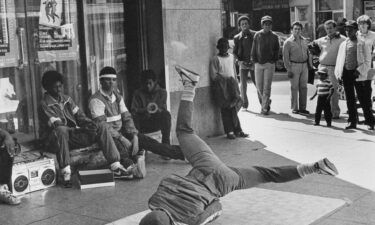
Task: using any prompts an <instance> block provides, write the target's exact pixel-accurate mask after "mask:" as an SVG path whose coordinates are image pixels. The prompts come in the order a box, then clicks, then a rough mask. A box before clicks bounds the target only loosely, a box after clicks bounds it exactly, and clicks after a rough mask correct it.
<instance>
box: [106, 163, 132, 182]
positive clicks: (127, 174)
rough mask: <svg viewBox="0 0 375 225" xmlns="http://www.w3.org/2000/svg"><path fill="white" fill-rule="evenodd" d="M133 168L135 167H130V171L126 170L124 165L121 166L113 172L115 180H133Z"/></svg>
mask: <svg viewBox="0 0 375 225" xmlns="http://www.w3.org/2000/svg"><path fill="white" fill-rule="evenodd" d="M132 167H133V166H129V168H128V169H125V168H124V167H123V166H122V165H120V166H119V167H117V168H116V169H114V170H113V169H111V170H112V172H113V176H114V178H115V179H133V173H132V169H131V168H132Z"/></svg>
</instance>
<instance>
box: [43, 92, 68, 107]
mask: <svg viewBox="0 0 375 225" xmlns="http://www.w3.org/2000/svg"><path fill="white" fill-rule="evenodd" d="M69 99H70V97H69V96H67V95H61V99H60V101H58V100H56V99H55V98H54V97H52V96H51V95H50V94H48V92H46V93H44V100H45V101H46V103H47V105H48V106H51V105H56V104H60V103H63V104H64V105H65V104H66V103H67V102H68V101H69Z"/></svg>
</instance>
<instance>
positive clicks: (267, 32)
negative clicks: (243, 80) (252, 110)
mask: <svg viewBox="0 0 375 225" xmlns="http://www.w3.org/2000/svg"><path fill="white" fill-rule="evenodd" d="M260 23H261V25H262V28H263V29H262V30H260V31H258V32H256V33H255V36H254V42H253V47H252V49H251V57H252V61H253V62H254V63H255V81H256V86H257V89H258V92H259V94H260V95H261V96H262V109H261V114H263V115H268V114H269V111H270V109H271V99H270V97H271V85H272V78H273V74H274V73H275V63H276V61H277V60H278V57H279V49H280V44H279V38H278V37H277V35H276V34H274V33H273V32H272V30H271V29H272V17H270V16H263V17H262V19H261V22H260Z"/></svg>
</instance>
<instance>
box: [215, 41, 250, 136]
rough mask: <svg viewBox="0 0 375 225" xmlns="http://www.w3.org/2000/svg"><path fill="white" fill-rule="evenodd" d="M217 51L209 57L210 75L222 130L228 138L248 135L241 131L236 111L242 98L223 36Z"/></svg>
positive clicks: (232, 58) (231, 56)
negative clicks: (218, 107)
mask: <svg viewBox="0 0 375 225" xmlns="http://www.w3.org/2000/svg"><path fill="white" fill-rule="evenodd" d="M216 47H217V49H218V50H219V53H218V54H217V55H215V56H214V57H213V58H212V59H211V64H210V76H211V79H212V81H213V89H214V92H215V93H214V95H215V100H216V102H217V103H218V105H219V106H220V108H221V118H222V120H223V126H224V131H225V133H226V134H227V138H228V139H235V138H236V137H248V136H249V135H248V134H245V133H244V132H243V131H242V128H241V124H240V120H239V118H238V115H237V112H238V110H239V109H240V108H241V105H242V100H241V96H240V91H239V88H238V83H237V80H236V78H235V65H234V57H233V55H232V54H230V53H228V49H229V43H228V40H227V39H225V38H220V39H219V40H218V41H217V46H216Z"/></svg>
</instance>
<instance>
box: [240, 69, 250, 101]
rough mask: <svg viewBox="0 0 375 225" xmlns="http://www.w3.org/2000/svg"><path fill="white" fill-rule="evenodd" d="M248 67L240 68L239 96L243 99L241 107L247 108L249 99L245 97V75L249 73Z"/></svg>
mask: <svg viewBox="0 0 375 225" xmlns="http://www.w3.org/2000/svg"><path fill="white" fill-rule="evenodd" d="M249 71H250V70H249V69H240V75H241V98H242V101H243V107H244V108H247V107H248V106H249V100H248V98H247V80H248V78H247V76H248V74H249Z"/></svg>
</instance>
